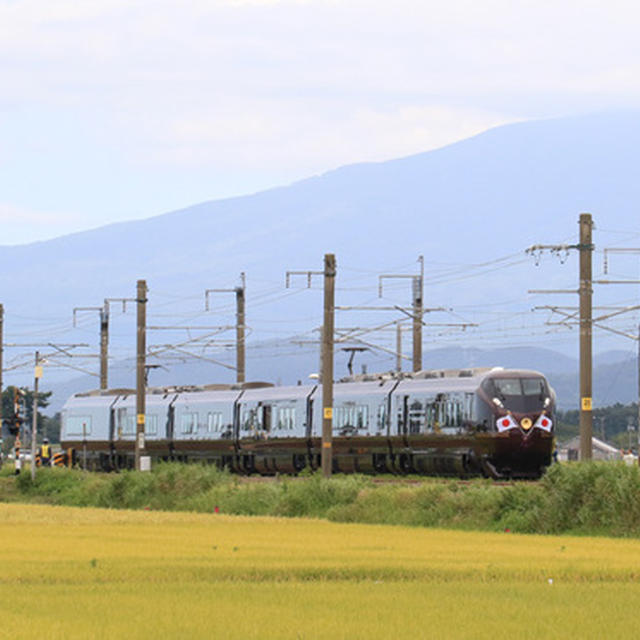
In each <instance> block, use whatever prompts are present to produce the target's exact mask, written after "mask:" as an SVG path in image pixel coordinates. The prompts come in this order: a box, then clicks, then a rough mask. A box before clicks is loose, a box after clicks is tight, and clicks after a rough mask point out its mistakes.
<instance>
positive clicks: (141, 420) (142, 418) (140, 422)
mask: <svg viewBox="0 0 640 640" xmlns="http://www.w3.org/2000/svg"><path fill="white" fill-rule="evenodd" d="M137 422H138V424H144V413H139V414H138V420H137Z"/></svg>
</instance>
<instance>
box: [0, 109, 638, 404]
mask: <svg viewBox="0 0 640 640" xmlns="http://www.w3.org/2000/svg"><path fill="white" fill-rule="evenodd" d="M638 166H640V112H619V113H609V114H599V115H593V116H588V117H587V116H585V117H579V118H567V119H559V120H549V121H538V122H529V123H521V124H515V125H510V126H506V127H500V128H497V129H493V130H491V131H488V132H486V133H484V134H482V135H479V136H476V137H474V138H471V139H468V140H465V141H462V142H459V143H457V144H453V145H450V146H448V147H445V148H443V149H439V150H436V151H430V152H427V153H422V154H417V155H414V156H411V157H407V158H402V159H397V160H391V161H388V162H380V163H367V164H357V165H352V166H347V167H342V168H340V169H336V170H335V171H330V172H328V173H326V174H324V175H321V176H316V177H312V178H309V179H307V180H303V181H300V182H297V183H295V184H293V185H290V186H287V187H280V188H275V189H271V190H268V191H265V192H261V193H257V194H253V195H250V196H245V197H239V198H231V199H226V200H220V201H213V202H207V203H203V204H199V205H196V206H192V207H188V208H185V209H182V210H180V211H174V212H171V213H167V214H164V215H160V216H157V217H154V218H150V219H148V220H142V221H135V222H129V223H121V224H115V225H110V226H107V227H103V228H100V229H95V230H92V231H87V232H83V233H77V234H73V235H69V236H64V237H60V238H57V239H55V240H51V241H47V242H41V243H36V244H31V245H23V246H16V247H3V248H2V251H0V267H1V269H0V285H1V287H2V292H3V293H2V302H3V303H4V305H5V313H6V316H5V317H6V320H5V330H6V335H8V336H10V337H13V336H14V335H17V336H31V335H39V336H41V337H42V339H55V336H48V335H47V336H43V335H42V332H41V331H40V332H39V329H40V324H41V322H42V320H41V318H52V317H55V318H58V319H59V322H60V323H63V322H66V323H69V322H70V318H71V311H72V309H73V307H74V306H85V305H94V304H99V303H101V301H102V299H103V298H104V297H106V296H123V297H132V296H133V295H134V292H135V281H136V279H138V278H146V279H147V281H148V282H149V285H150V289H151V291H150V299H151V301H152V302H154V301H156V300H157V297H156V295H157V294H156V292H158V291H161V292H169V293H171V294H172V295H175V296H176V297H177V296H179V295H184V296H185V297H187V296H192V297H193V298H194V299H195V298H198V299H197V305H199V307H200V308H201V307H202V300H201V298H200V296H201V294H203V292H204V289H205V288H208V287H215V286H228V285H229V283H230V282H237V275H238V273H239V272H240V271H246V272H247V274H248V279H249V280H248V281H249V289H248V296H249V297H248V310H247V314H248V315H247V317H248V323H249V324H250V325H251V326H252V327H253V329H254V334H253V339H255V340H260V339H262V338H261V333H260V332H261V330H263V329H264V327H265V325H261V324H260V322H261V321H262V316H260V314H259V313H258V312H256V311H255V310H254V307H252V306H251V305H252V300H251V295H252V287H254V289H253V290H255V288H257V286H258V285H257V284H255V283H256V281H257V280H259V281H261V282H262V281H264V282H269V283H271V284H270V286H274V285H273V283H276V284H275V286H282V287H283V289H284V272H285V271H286V270H287V269H301V268H302V269H309V268H311V269H314V268H315V269H318V268H320V267H321V263H322V255H323V254H324V253H325V252H328V251H331V252H334V253H336V255H337V258H338V269H339V278H340V277H343V273H344V272H342V271H340V269H342V267H343V266H344V265H349V266H358V267H362V268H366V269H368V270H370V271H371V272H372V273H375V272H376V271H378V272H379V271H380V270H383V269H386V268H387V267H388V266H389V265H395V264H404V265H406V264H408V263H412V262H413V263H414V264H415V262H414V261H415V259H416V257H417V256H418V255H419V254H423V255H424V256H425V260H426V263H427V277H429V274H430V268H431V266H430V265H432V264H435V263H448V262H450V263H467V264H468V263H471V262H482V261H486V260H491V259H493V258H495V257H497V256H504V255H507V254H510V253H518V252H521V251H522V249H524V248H525V247H526V246H528V245H530V244H532V243H536V242H557V241H562V240H566V239H570V240H573V239H575V237H576V233H577V224H576V222H577V218H578V214H579V213H580V212H581V211H590V212H592V213H593V214H594V218H595V220H596V225H599V224H601V225H603V226H606V227H609V228H614V229H615V228H623V229H624V228H628V227H629V226H630V220H631V221H634V220H635V213H636V208H637V203H638V202H639V201H640V181H639V180H638V179H637V167H638ZM99 197H100V194H96V198H99ZM523 274H524V275H525V276H526V277H524V276H523ZM558 274H559V275H558V276H557V277H558V278H564V280H565V281H566V280H567V279H568V280H569V281H572V280H574V279H575V275H574V274H575V272H574V271H571V272H568V271H567V270H566V269H565V270H564V271H562V270H560V269H558ZM567 274H568V275H567ZM536 278H539V276H538V275H537V273H536V271H535V268H534V267H533V266H532V264H527V265H526V266H523V267H522V269H521V271H519V272H518V271H505V272H500V271H498V272H495V273H490V274H489V275H488V276H487V277H486V278H484V279H482V280H476V281H474V282H471V283H469V282H465V281H461V282H459V283H455V284H454V285H453V286H452V285H450V284H447V285H443V286H438V284H437V283H431V282H429V283H428V286H427V290H426V301H427V304H431V303H432V302H433V303H435V304H437V305H445V306H452V307H453V306H456V305H477V306H482V305H484V304H486V303H490V302H492V301H494V300H495V299H496V298H498V299H506V298H508V297H522V295H523V293H526V290H527V288H532V286H533V285H538V284H540V282H538V280H537V279H536ZM372 280H373V277H372ZM542 284H543V285H544V286H549V285H553V284H554V283H553V282H551V281H550V279H549V278H545V279H544V281H543V282H542ZM339 295H342V296H343V297H345V298H347V296H348V293H343V292H340V291H339ZM373 295H375V294H373ZM407 297H408V294H407ZM310 300H311V298H308V297H304V296H298V297H296V298H293V299H287V300H284V301H282V302H279V303H278V305H277V306H273V307H272V308H270V309H269V313H268V315H269V320H270V321H273V320H274V319H276V320H277V319H278V318H284V317H287V316H288V315H291V314H293V315H295V314H294V313H293V312H295V313H300V310H302V311H304V313H305V314H306V315H307V316H309V317H314V318H315V317H317V318H318V322H317V324H319V322H320V313H319V309H318V307H317V305H316V306H314V305H315V302H311V301H310ZM347 302H348V299H347ZM229 303H231V300H229ZM186 304H187V302H183V301H182V300H178V301H176V302H175V304H173V305H172V306H168V307H167V315H170V312H171V311H175V312H176V313H179V312H184V310H185V308H186V307H185V305H186ZM193 305H194V306H193V308H195V305H196V302H193ZM263 315H264V314H263ZM370 322H371V320H370V319H369V323H370ZM270 326H271V325H269V327H270ZM38 332H39V333H38ZM96 333H97V329H96ZM121 333H123V331H121ZM130 334H132V332H130ZM83 337H84V339H86V340H90V341H92V342H94V344H95V339H96V336H95V335H94V334H91V335H89V334H88V333H85V334H84V335H83ZM113 340H114V341H116V340H118V336H117V335H115V336H114V338H113ZM529 342H530V341H529ZM576 343H577V338H576ZM127 345H128V346H129V348H131V351H133V346H132V345H131V343H130V341H129V342H127ZM476 346H477V347H478V348H480V349H482V348H483V347H486V345H483V344H481V343H480V344H477V345H476ZM425 348H427V347H426V346H425ZM595 351H596V352H597V351H598V347H597V345H596V346H595ZM503 355H504V357H503V360H504V361H508V362H507V364H508V363H509V362H512V361H515V360H514V359H513V358H511V356H510V355H509V354H508V353H505V354H503ZM530 355H531V354H530ZM433 357H434V360H435V358H436V354H434V356H433ZM515 359H516V360H517V358H515ZM472 360H474V362H475V361H477V362H478V363H480V364H483V363H484V360H483V359H482V358H481V357H480V356H478V358H476V359H473V358H472ZM557 360H558V359H557V358H551V359H550V361H549V365H550V367H555V366H556V364H557ZM309 362H310V363H311V364H302V362H301V361H300V362H298V361H297V360H295V358H294V359H293V360H291V361H289V362H288V363H287V361H286V360H283V361H282V362H279V363H278V366H280V364H282V365H283V367H284V368H286V373H287V376H288V378H298V377H301V376H303V375H305V374H306V372H307V371H308V369H309V368H310V367H311V366H312V365H313V369H316V368H317V366H315V356H311V357H309ZM528 363H529V366H533V367H534V368H539V369H541V370H543V371H545V370H546V371H551V370H553V369H550V368H549V367H545V366H544V365H545V361H544V357H542V358H540V359H539V360H538V359H534V360H530V361H528ZM431 364H433V363H430V362H428V360H427V359H425V366H431ZM463 364H464V363H455V364H453V366H461V365H463ZM490 364H494V363H490ZM263 369H268V370H270V371H273V366H272V365H270V364H269V363H268V362H267V360H266V355H265V358H262V359H260V358H255V359H253V360H249V363H248V376H249V377H250V378H260V377H264V376H263V375H262V373H261V372H262V370H263ZM176 372H177V370H176ZM176 372H174V373H176ZM221 374H224V375H226V374H225V373H224V372H221V371H220V370H219V369H218V370H216V377H217V378H219V377H224V375H221ZM176 376H177V373H176ZM270 377H271V378H273V377H274V376H270ZM132 379H133V377H132ZM567 393H568V391H567Z"/></svg>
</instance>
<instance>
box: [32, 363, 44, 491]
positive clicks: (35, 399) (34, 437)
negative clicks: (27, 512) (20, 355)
mask: <svg viewBox="0 0 640 640" xmlns="http://www.w3.org/2000/svg"><path fill="white" fill-rule="evenodd" d="M40 378H42V366H41V365H40V353H39V352H38V351H36V358H35V369H34V375H33V417H32V421H31V481H32V482H35V479H36V447H37V443H36V440H37V437H38V382H39V381H40Z"/></svg>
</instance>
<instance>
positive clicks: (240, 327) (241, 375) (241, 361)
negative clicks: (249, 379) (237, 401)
mask: <svg viewBox="0 0 640 640" xmlns="http://www.w3.org/2000/svg"><path fill="white" fill-rule="evenodd" d="M240 280H241V281H242V285H241V286H240V287H235V288H234V289H206V290H205V292H204V300H205V310H206V311H209V294H210V293H235V295H236V382H238V383H239V384H241V383H243V382H245V380H246V356H245V328H246V327H245V300H246V289H247V281H246V276H245V273H244V271H243V272H242V273H241V274H240Z"/></svg>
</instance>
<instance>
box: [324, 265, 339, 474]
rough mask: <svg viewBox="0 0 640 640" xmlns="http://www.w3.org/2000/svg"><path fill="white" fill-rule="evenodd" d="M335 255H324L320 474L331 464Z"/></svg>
mask: <svg viewBox="0 0 640 640" xmlns="http://www.w3.org/2000/svg"><path fill="white" fill-rule="evenodd" d="M335 286H336V257H335V255H334V254H333V253H325V256H324V322H323V324H322V456H321V458H322V475H323V476H324V477H325V478H329V477H330V476H331V471H332V466H333V450H332V428H333V328H334V320H335V309H334V307H335Z"/></svg>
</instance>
